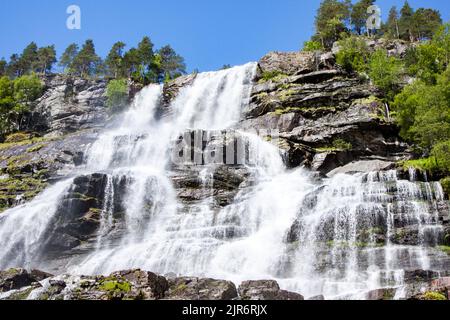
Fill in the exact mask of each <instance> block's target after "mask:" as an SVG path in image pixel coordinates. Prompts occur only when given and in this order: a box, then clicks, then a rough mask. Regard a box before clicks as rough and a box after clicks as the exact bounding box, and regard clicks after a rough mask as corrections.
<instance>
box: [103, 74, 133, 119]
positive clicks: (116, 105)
mask: <svg viewBox="0 0 450 320" xmlns="http://www.w3.org/2000/svg"><path fill="white" fill-rule="evenodd" d="M106 96H107V97H108V100H107V101H106V104H107V106H108V107H109V108H110V110H111V112H112V113H117V112H120V111H122V110H123V109H124V108H125V107H126V106H127V105H128V103H129V95H128V84H127V80H126V79H119V80H111V81H110V82H109V83H108V87H107V89H106Z"/></svg>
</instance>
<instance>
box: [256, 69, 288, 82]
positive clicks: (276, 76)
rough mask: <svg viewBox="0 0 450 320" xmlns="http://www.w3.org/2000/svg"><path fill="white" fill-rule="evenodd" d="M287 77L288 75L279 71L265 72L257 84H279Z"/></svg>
mask: <svg viewBox="0 0 450 320" xmlns="http://www.w3.org/2000/svg"><path fill="white" fill-rule="evenodd" d="M287 77H288V75H287V74H285V73H283V72H281V71H265V72H263V74H262V76H261V79H260V80H259V83H264V82H267V81H273V82H280V81H281V80H283V79H286V78H287Z"/></svg>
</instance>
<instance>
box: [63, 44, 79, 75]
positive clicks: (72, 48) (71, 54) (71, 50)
mask: <svg viewBox="0 0 450 320" xmlns="http://www.w3.org/2000/svg"><path fill="white" fill-rule="evenodd" d="M77 55H78V45H77V44H76V43H72V44H70V45H69V46H68V47H67V49H66V50H65V51H64V53H63V54H62V56H61V58H59V65H60V66H61V67H63V68H64V71H65V72H67V73H72V72H73V70H72V69H71V66H72V64H73V60H74V59H75V57H76V56H77Z"/></svg>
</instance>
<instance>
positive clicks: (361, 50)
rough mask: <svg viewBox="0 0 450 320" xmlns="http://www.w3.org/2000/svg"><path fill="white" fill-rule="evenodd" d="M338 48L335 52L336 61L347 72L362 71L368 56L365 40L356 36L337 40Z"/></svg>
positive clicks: (364, 69) (364, 68)
mask: <svg viewBox="0 0 450 320" xmlns="http://www.w3.org/2000/svg"><path fill="white" fill-rule="evenodd" d="M339 46H340V50H339V52H338V53H337V54H336V62H337V63H338V64H339V65H340V66H342V67H343V68H344V69H345V70H346V71H347V72H354V71H356V72H364V71H366V69H367V62H368V60H369V57H370V52H369V48H368V47H367V44H366V42H365V41H364V40H363V39H361V38H358V37H356V36H351V37H348V38H346V39H343V40H341V41H339Z"/></svg>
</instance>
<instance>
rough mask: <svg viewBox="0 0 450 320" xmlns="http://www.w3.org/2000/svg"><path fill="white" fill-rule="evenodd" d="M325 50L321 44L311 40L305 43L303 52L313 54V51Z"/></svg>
mask: <svg viewBox="0 0 450 320" xmlns="http://www.w3.org/2000/svg"><path fill="white" fill-rule="evenodd" d="M323 49H324V48H323V46H322V44H321V43H320V42H318V41H313V40H311V41H305V42H304V43H303V49H302V51H305V52H311V51H320V50H323Z"/></svg>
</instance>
